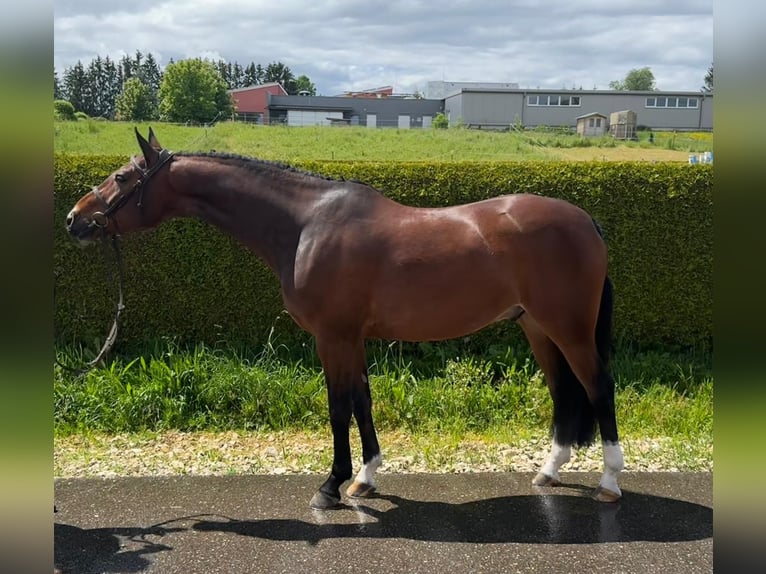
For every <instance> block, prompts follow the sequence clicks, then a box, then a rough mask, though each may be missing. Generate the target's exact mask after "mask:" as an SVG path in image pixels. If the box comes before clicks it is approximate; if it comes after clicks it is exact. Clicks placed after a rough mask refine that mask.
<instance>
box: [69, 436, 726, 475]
mask: <svg viewBox="0 0 766 574" xmlns="http://www.w3.org/2000/svg"><path fill="white" fill-rule="evenodd" d="M355 438H356V437H354V435H353V433H352V442H351V444H352V456H353V457H354V464H355V466H356V467H358V465H359V464H360V460H359V459H361V452H360V449H359V448H358V444H357V443H358V440H355ZM379 439H380V443H381V448H382V449H383V464H382V466H381V467H380V469H379V472H381V473H436V472H438V473H454V472H527V471H536V470H538V469H539V468H540V466H542V464H543V462H544V459H545V457H546V455H547V453H548V450H549V448H550V442H549V439H548V438H547V437H539V438H532V439H528V440H519V441H517V442H516V443H514V444H506V443H502V442H499V441H496V440H490V439H486V438H483V437H476V436H467V437H459V438H455V437H449V436H447V437H445V436H443V435H437V434H428V435H422V436H421V435H408V434H405V433H402V432H398V431H396V432H380V433H379ZM331 445H332V440H331V437H330V435H329V432H328V433H324V432H319V431H315V432H303V431H301V432H271V433H266V432H219V433H208V432H197V433H181V432H163V433H156V434H155V433H153V434H117V435H87V436H86V435H73V436H69V437H57V438H55V439H54V476H55V477H57V478H72V477H104V478H110V477H117V476H148V475H151V476H162V475H217V476H221V475H236V474H326V473H327V471H328V469H329V468H330V466H331V465H332V448H331ZM622 445H623V450H624V451H625V470H626V471H627V472H630V471H669V472H677V471H712V470H713V445H712V441H710V442H709V443H707V442H705V441H704V440H703V439H701V440H700V443H699V444H691V442H690V441H688V440H683V441H681V440H678V439H676V440H673V439H669V438H655V439H632V438H627V439H626V438H623V440H622ZM601 456H602V455H601V447H600V445H594V446H592V447H589V448H587V449H580V450H575V451H573V453H572V460H571V461H570V462H569V463H568V464H567V465H566V467H565V469H566V470H569V471H599V470H601V468H602V465H603V462H602V458H601Z"/></svg>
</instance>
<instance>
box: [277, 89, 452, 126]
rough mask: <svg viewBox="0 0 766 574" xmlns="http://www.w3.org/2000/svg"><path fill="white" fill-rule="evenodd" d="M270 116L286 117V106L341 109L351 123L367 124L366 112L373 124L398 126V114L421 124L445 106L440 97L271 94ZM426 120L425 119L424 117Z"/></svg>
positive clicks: (409, 121) (327, 109)
mask: <svg viewBox="0 0 766 574" xmlns="http://www.w3.org/2000/svg"><path fill="white" fill-rule="evenodd" d="M269 110H270V112H271V115H272V119H277V120H278V119H279V118H283V117H286V115H287V111H288V110H326V111H335V110H341V111H342V112H343V117H344V118H346V119H348V120H349V121H350V123H351V124H352V125H361V126H366V125H367V116H368V114H373V115H375V119H376V127H394V128H395V127H399V126H400V125H401V121H402V119H401V117H400V116H409V120H408V123H409V127H411V128H421V127H422V126H423V116H428V117H430V118H433V117H434V116H435V115H436V114H437V113H439V112H440V111H443V110H444V103H443V102H442V101H441V100H419V99H410V98H380V99H377V98H376V99H369V98H345V97H340V98H339V97H331V96H270V97H269ZM426 123H428V121H426Z"/></svg>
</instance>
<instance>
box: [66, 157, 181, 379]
mask: <svg viewBox="0 0 766 574" xmlns="http://www.w3.org/2000/svg"><path fill="white" fill-rule="evenodd" d="M172 159H173V152H172V151H169V150H166V149H162V150H160V159H159V161H158V162H157V163H156V164H154V165H153V166H152V167H150V168H149V169H144V168H142V167H141V166H140V165H138V162H137V161H136V158H135V157H133V158H131V160H130V161H131V163H132V164H133V167H134V168H135V169H136V170H137V171H138V173H140V174H141V177H139V178H138V181H136V183H135V184H134V185H133V187H132V188H130V190H128V191H127V192H125V193H123V194H121V195H118V196H117V198H116V199H114V200H113V201H112V202H111V203H109V202H108V201H107V200H106V199H105V198H104V196H103V195H102V194H101V192H100V191H99V189H98V187H94V188H93V189H92V190H91V193H92V194H93V195H95V196H96V197H97V198H98V199H99V201H101V203H102V204H103V205H104V210H103V211H97V212H95V213H94V214H93V215H92V216H91V222H90V224H89V227H98V228H100V229H103V228H105V227H107V226H108V225H109V218H110V216H111V215H113V214H114V213H115V212H116V211H117V210H118V209H120V208H121V207H122V206H123V205H125V204H126V203H127V202H128V200H129V199H130V198H131V197H133V195H135V194H136V193H138V194H139V195H138V203H137V205H138V207H139V208H140V207H141V206H142V204H143V200H144V189H145V187H146V184H147V183H148V182H149V179H150V178H151V177H152V176H153V175H154V174H155V173H157V172H158V171H159V170H160V168H161V167H162V166H163V165H165V164H166V163H168V162H169V161H170V160H172ZM112 223H113V225H114V228H115V231H116V232H117V233H115V234H114V235H112V237H111V240H112V247H113V248H114V258H115V261H116V262H117V287H118V291H119V296H118V299H117V308H116V311H115V315H114V321H113V322H112V328H111V329H110V330H109V334H108V335H107V337H106V339H105V340H104V344H103V346H102V347H101V350H100V351H99V352H98V355H96V357H95V358H94V359H93V360H92V361H89V362H88V363H86V364H85V365H83V366H81V367H72V366H70V365H65V364H64V363H62V362H61V361H59V360H58V357H56V364H58V365H59V367H62V368H63V369H66V370H67V371H71V372H75V373H77V374H78V375H82V374H84V373H85V372H87V371H88V370H89V369H91V368H92V367H94V366H96V365H97V364H99V363H100V362H101V361H102V360H103V359H104V357H105V356H106V354H107V353H108V352H109V351H110V350H111V348H112V346H113V345H114V342H115V340H116V339H117V324H118V322H119V319H120V313H122V311H123V309H125V305H124V304H123V297H122V277H123V272H122V255H121V252H120V234H119V228H118V227H117V222H116V221H112ZM105 257H106V254H105ZM53 305H54V307H55V305H56V274H55V272H54V283H53Z"/></svg>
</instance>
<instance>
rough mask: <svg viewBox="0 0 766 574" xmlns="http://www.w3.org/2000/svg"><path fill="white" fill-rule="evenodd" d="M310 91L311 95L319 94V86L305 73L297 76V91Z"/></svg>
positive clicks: (298, 92)
mask: <svg viewBox="0 0 766 574" xmlns="http://www.w3.org/2000/svg"><path fill="white" fill-rule="evenodd" d="M301 92H308V94H309V95H310V96H316V95H317V88H316V86H315V85H314V82H312V81H311V80H310V79H309V77H308V76H307V75H305V74H303V75H301V76H298V77H297V78H295V93H296V94H300V93H301Z"/></svg>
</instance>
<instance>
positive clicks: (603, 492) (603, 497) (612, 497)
mask: <svg viewBox="0 0 766 574" xmlns="http://www.w3.org/2000/svg"><path fill="white" fill-rule="evenodd" d="M621 498H622V494H617V493H616V492H614V491H613V490H609V489H608V488H604V487H603V486H599V487H598V488H596V490H595V492H594V493H593V500H598V501H599V502H617V501H618V500H620V499H621Z"/></svg>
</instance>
